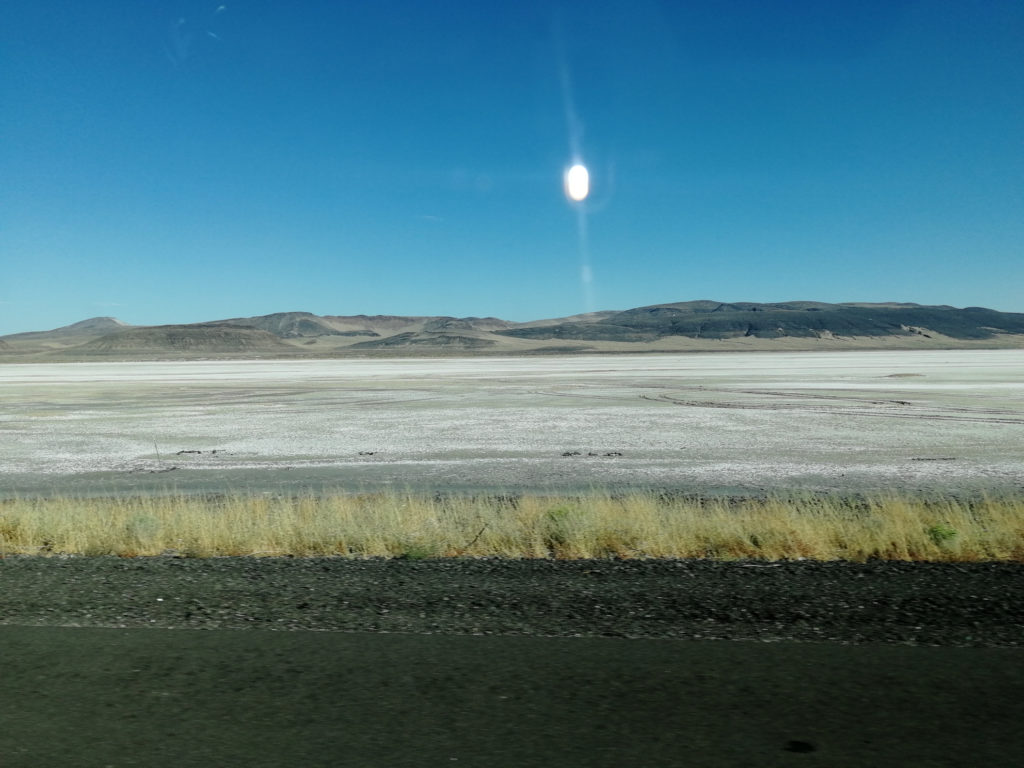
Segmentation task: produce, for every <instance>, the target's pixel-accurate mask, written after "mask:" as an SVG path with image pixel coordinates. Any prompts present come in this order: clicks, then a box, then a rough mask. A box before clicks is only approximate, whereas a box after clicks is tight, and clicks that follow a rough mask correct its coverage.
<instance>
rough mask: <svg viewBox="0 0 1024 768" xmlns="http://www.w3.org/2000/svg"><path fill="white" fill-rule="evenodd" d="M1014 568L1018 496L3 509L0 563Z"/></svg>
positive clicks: (388, 499) (237, 499) (122, 500)
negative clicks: (16, 558)
mask: <svg viewBox="0 0 1024 768" xmlns="http://www.w3.org/2000/svg"><path fill="white" fill-rule="evenodd" d="M169 553H170V554H180V555H184V556H188V557H212V556H238V555H255V556H259V555H295V556H299V557H304V556H338V555H340V556H346V557H410V558H425V557H453V556H454V557H457V556H469V557H506V558H547V557H553V558H565V559H578V558H608V557H621V558H714V559H723V560H733V559H743V558H753V559H762V560H780V559H796V558H807V559H814V560H836V559H843V560H853V561H864V560H867V559H871V558H880V559H887V560H912V561H971V560H974V561H987V560H1004V561H1024V498H1017V497H995V498H977V499H971V500H957V499H954V498H939V499H935V498H932V499H925V498H915V497H908V496H882V497H875V498H861V499H851V498H843V497H822V496H802V497H801V496H798V497H793V498H769V499H740V500H736V499H693V498H674V497H667V496H664V495H658V494H656V493H653V492H652V493H636V494H632V495H627V496H613V495H611V494H602V493H590V494H584V495H580V496H543V495H526V496H519V497H490V496H481V497H466V496H451V497H431V496H422V495H415V494H395V493H391V494H362V495H358V494H356V495H346V494H341V493H338V494H331V495H326V496H316V497H314V496H306V497H274V496H267V495H263V496H260V495H228V496H217V497H204V496H145V497H141V496H140V497H112V498H71V497H56V498H30V499H11V500H7V501H4V502H0V556H2V555H15V554H18V555H24V554H42V555H55V554H74V555H119V556H122V557H136V556H146V555H160V554H169Z"/></svg>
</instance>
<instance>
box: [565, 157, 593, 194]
mask: <svg viewBox="0 0 1024 768" xmlns="http://www.w3.org/2000/svg"><path fill="white" fill-rule="evenodd" d="M565 194H566V196H567V197H568V198H569V199H570V200H573V201H575V202H577V203H579V202H582V201H583V200H586V199H587V195H589V194H590V173H589V172H588V171H587V167H586V166H585V165H582V164H581V163H577V164H576V165H574V166H573V167H572V168H570V169H569V170H568V171H566V172H565Z"/></svg>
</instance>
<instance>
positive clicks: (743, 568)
mask: <svg viewBox="0 0 1024 768" xmlns="http://www.w3.org/2000/svg"><path fill="white" fill-rule="evenodd" d="M0 582H2V584H3V590H2V591H0V623H3V624H31V625H39V624H41V625H49V626H69V625H71V626H99V627H151V628H152V627H159V628H195V629H242V628H257V629H280V630H299V629H302V630H331V631H347V632H401V633H414V634H427V633H430V634H470V635H539V636H544V637H552V636H566V637H577V636H583V635H594V636H620V637H638V638H639V637H646V638H670V637H671V638H689V639H729V640H759V641H782V640H793V641H801V642H822V641H824V642H838V643H897V644H907V645H937V646H967V647H977V646H1020V645H1024V564H1019V563H957V564H946V563H899V562H873V563H863V564H857V563H845V562H812V561H802V562H783V563H755V562H713V561H676V560H623V561H612V560H589V561H554V560H499V559H447V560H401V559H398V560H384V559H376V560H374V559H371V560H351V559H342V558H309V559H304V558H211V559H188V558H177V557H159V558H136V559H121V558H112V557H111V558H106V557H97V558H86V557H69V558H59V557H54V558H35V557H8V558H5V559H0Z"/></svg>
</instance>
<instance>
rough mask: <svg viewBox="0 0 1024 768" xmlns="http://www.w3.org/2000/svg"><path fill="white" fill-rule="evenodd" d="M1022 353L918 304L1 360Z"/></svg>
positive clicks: (84, 346)
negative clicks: (929, 351) (1005, 349)
mask: <svg viewBox="0 0 1024 768" xmlns="http://www.w3.org/2000/svg"><path fill="white" fill-rule="evenodd" d="M969 346H975V347H977V346H981V347H1013V348H1024V314H1022V313H1012V312H996V311H995V310H991V309H985V308H982V307H967V308H965V309H957V308H955V307H949V306H923V305H919V304H909V303H895V302H894V303H885V304H868V303H855V302H853V303H846V304H827V303H824V302H814V301H791V302H780V303H774V304H766V303H755V302H735V303H723V302H717V301H686V302H677V303H671V304H655V305H651V306H647V307H637V308H635V309H627V310H624V311H609V310H606V311H601V312H590V313H586V314H582V315H573V316H570V317H563V318H554V319H549V320H534V321H530V322H525V323H515V322H510V321H507V320H501V319H498V318H494V317H485V318H478V317H463V318H456V317H448V316H426V317H425V316H412V317H406V316H400V315H314V314H313V313H311V312H278V313H274V314H271V315H260V316H256V317H246V318H231V319H227V320H215V321H211V322H205V323H194V324H190V325H166V326H149V327H147V326H127V325H125V324H124V323H122V322H121V321H119V320H116V319H114V318H109V317H107V318H91V319H89V320H84V321H82V322H80V323H74V324H73V325H69V326H65V327H63V328H58V329H54V330H52V331H36V332H29V333H19V334H13V335H10V336H5V337H2V338H0V362H19V361H25V362H27V361H31V360H39V361H45V360H74V359H97V358H101V359H109V360H135V359H164V358H172V359H188V358H197V357H203V358H208V357H223V358H232V357H237V358H259V357H296V356H302V357H339V356H348V355H351V356H367V355H374V356H376V355H385V356H424V355H466V354H573V353H581V352H682V351H723V350H737V351H741V350H797V349H868V348H897V349H898V348H933V349H934V348H953V347H969Z"/></svg>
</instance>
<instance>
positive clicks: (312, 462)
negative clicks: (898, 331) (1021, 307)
mask: <svg viewBox="0 0 1024 768" xmlns="http://www.w3.org/2000/svg"><path fill="white" fill-rule="evenodd" d="M179 451H201V453H181V454H179V453H178V452H179ZM214 451H216V453H214ZM567 452H579V453H580V454H581V455H579V456H563V454H564V453H567ZM591 453H593V454H597V455H595V456H590V455H588V454H591ZM609 453H621V454H622V455H621V456H607V455H605V454H609ZM361 454H362V455H361ZM595 485H596V486H604V487H607V486H611V487H628V486H644V487H659V488H675V489H681V490H685V491H693V492H716V491H724V492H760V491H762V490H794V489H797V490H799V489H806V490H865V489H867V490H872V489H890V488H898V489H908V490H919V489H923V490H938V491H941V490H956V491H959V492H969V491H972V490H978V489H994V488H997V489H1013V488H1016V489H1018V490H1019V489H1021V488H1024V351H1022V350H944V351H925V350H913V351H905V350H904V351H870V352H865V351H846V352H792V353H758V352H745V353H733V354H713V355H712V354H672V355H667V354H666V355H638V356H614V357H608V356H574V357H557V358H556V357H541V358H449V359H391V360H318V361H314V360H294V361H197V362H162V363H157V362H147V363H63V364H25V365H5V366H3V367H0V491H2V492H5V493H8V494H10V493H31V492H52V491H55V490H57V491H63V492H88V493H92V492H104V491H123V490H126V489H154V490H155V489H165V488H179V489H183V490H206V489H209V490H224V489H225V488H229V489H240V490H244V489H262V490H284V491H289V492H295V491H301V490H304V489H309V490H322V489H324V488H341V489H352V490H359V489H375V488H382V487H383V488H405V487H410V488H432V489H455V490H463V489H481V490H502V489H504V490H510V491H514V490H523V489H552V490H567V489H576V488H586V487H589V486H595Z"/></svg>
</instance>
